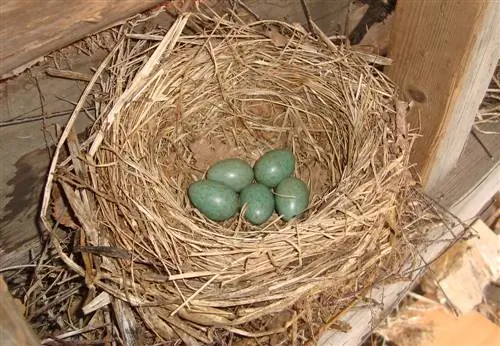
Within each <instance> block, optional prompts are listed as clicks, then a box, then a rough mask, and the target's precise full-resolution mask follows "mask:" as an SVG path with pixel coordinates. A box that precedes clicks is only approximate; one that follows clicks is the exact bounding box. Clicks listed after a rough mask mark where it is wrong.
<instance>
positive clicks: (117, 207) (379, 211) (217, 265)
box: [45, 15, 414, 343]
mask: <svg viewBox="0 0 500 346" xmlns="http://www.w3.org/2000/svg"><path fill="white" fill-rule="evenodd" d="M186 23H188V25H189V23H191V24H192V26H191V27H199V28H204V29H203V30H200V31H198V32H197V33H196V34H194V35H187V34H183V30H185V29H186ZM122 34H123V39H122V40H121V41H119V43H118V45H117V47H116V48H115V49H114V50H113V51H112V52H111V53H110V55H109V56H108V58H107V59H106V60H105V61H104V63H103V64H102V65H101V67H100V69H99V70H98V72H97V73H96V76H95V77H94V80H93V82H91V85H90V86H89V87H88V88H87V91H86V93H85V94H84V96H83V98H82V100H85V99H86V98H90V96H87V95H89V94H91V93H94V95H96V97H95V98H94V99H95V100H97V101H95V102H97V103H96V106H97V107H96V109H97V113H98V114H97V118H96V121H95V123H94V125H93V127H92V129H91V131H90V133H89V135H88V137H86V138H85V139H84V140H83V141H81V143H78V142H76V141H75V139H74V137H73V136H71V135H69V134H70V133H71V129H72V122H71V121H70V124H69V125H68V127H67V129H66V131H65V133H64V134H63V138H62V140H61V143H63V144H67V147H68V148H69V152H68V156H64V155H63V154H62V152H63V151H62V150H61V153H59V151H58V152H57V154H56V159H55V162H57V165H55V166H54V167H53V170H54V173H55V174H54V175H52V176H53V177H54V181H51V180H50V179H49V183H48V185H47V190H46V191H48V195H47V196H49V197H48V199H49V200H53V199H54V198H55V194H54V192H53V191H54V190H55V188H56V187H59V188H61V189H62V191H63V193H64V195H65V196H66V199H67V200H68V202H69V206H70V209H71V211H72V213H73V214H74V216H75V228H78V229H80V230H81V234H82V237H81V238H80V241H81V242H82V243H81V245H87V246H101V247H108V248H109V249H111V250H113V251H111V252H110V253H108V254H107V255H106V254H105V255H104V256H100V255H96V254H92V253H82V254H83V255H82V254H80V253H79V254H78V255H76V256H75V257H74V258H75V259H74V260H73V259H70V257H71V256H66V257H67V258H65V257H64V254H66V255H68V254H70V253H71V248H70V247H66V246H65V245H64V244H61V243H59V242H58V240H57V239H54V242H55V245H56V248H57V249H58V251H59V252H60V254H62V255H63V259H64V260H65V261H66V264H67V265H69V267H70V268H71V269H72V270H74V271H76V272H77V273H79V274H80V275H81V276H82V277H85V278H86V282H87V284H88V285H91V286H92V287H97V292H99V291H106V292H107V293H108V294H110V296H111V297H112V298H113V299H116V301H120V302H121V306H122V308H121V309H122V310H123V309H128V310H127V311H129V314H127V313H122V314H115V315H120V316H117V319H118V320H119V319H130V320H134V321H140V320H142V321H143V322H144V323H145V325H146V326H147V327H148V328H149V329H150V330H152V331H153V332H154V333H155V334H158V335H160V336H161V337H162V338H164V339H167V338H172V337H173V338H175V337H179V336H180V337H181V338H183V339H185V338H188V340H189V338H194V339H197V340H198V341H202V342H207V343H209V342H214V341H216V339H217V334H214V333H213V332H210V330H213V329H211V328H208V329H207V327H214V328H215V329H216V330H219V329H220V330H223V331H226V332H231V333H235V334H239V335H244V336H265V335H270V334H273V333H278V332H285V333H286V332H287V328H288V327H290V326H292V325H295V326H296V325H297V323H299V324H300V323H302V322H301V317H303V314H302V312H300V311H299V310H297V311H296V313H294V314H292V315H290V316H289V317H290V318H289V319H288V320H287V321H285V322H284V323H282V324H281V325H280V326H278V327H276V326H270V325H266V324H265V323H264V325H261V326H260V327H256V325H255V323H254V322H255V321H256V320H263V321H264V320H265V319H266V318H268V317H269V316H273V314H275V313H279V312H283V311H285V310H287V309H288V310H289V309H293V308H294V306H297V304H298V303H299V302H303V301H307V300H308V299H310V300H311V299H312V300H314V299H315V298H314V297H318V296H321V295H325V294H326V296H328V297H329V299H330V306H331V307H332V309H331V310H330V312H331V313H334V312H336V311H338V310H340V309H342V308H344V307H345V306H347V305H348V304H349V303H350V302H352V300H353V299H354V298H353V297H354V295H355V294H356V292H360V290H363V289H367V288H369V287H371V286H372V285H373V284H374V283H376V282H380V281H381V280H382V279H383V278H389V277H391V275H398V273H399V271H400V268H401V265H402V263H403V262H404V261H407V260H408V253H410V251H408V249H410V248H411V247H412V246H413V245H414V244H412V243H411V239H412V237H411V232H412V229H411V228H408V229H406V228H405V224H404V222H405V221H404V216H405V210H404V208H405V205H406V204H405V203H403V201H404V199H405V198H406V197H405V196H406V192H407V190H408V183H409V182H410V178H409V176H408V153H409V147H410V146H409V142H408V139H407V137H408V135H407V134H406V133H405V132H404V131H402V128H403V127H402V126H400V125H401V124H402V123H401V122H399V125H398V119H399V118H398V116H399V115H398V112H397V109H396V106H397V100H396V98H395V90H394V87H393V86H392V84H391V83H390V82H389V81H388V80H387V78H386V77H384V76H383V75H382V74H381V73H380V72H379V71H378V70H377V69H376V68H375V67H373V66H372V65H370V64H369V63H367V62H366V61H365V60H364V59H362V58H360V57H359V56H358V55H357V53H355V52H352V51H350V50H348V49H346V48H342V47H337V46H333V45H332V44H331V43H330V44H328V45H326V44H325V42H323V41H322V40H321V39H316V38H314V37H313V36H312V35H311V34H309V33H307V32H306V31H305V30H303V29H302V28H301V27H298V26H292V25H289V24H286V23H281V22H271V21H266V22H255V23H251V24H241V23H238V24H236V23H234V22H232V21H230V20H227V19H223V18H213V17H208V16H204V15H197V16H194V15H191V18H189V22H188V16H180V17H179V18H178V19H177V20H176V21H175V23H174V24H173V25H172V27H171V28H170V29H169V30H168V32H166V33H165V32H153V33H151V34H148V35H142V36H141V35H138V34H136V33H134V27H133V26H132V27H131V28H128V29H127V30H125V31H124V32H122ZM97 80H100V87H99V88H98V87H97V84H94V82H95V81H97ZM96 90H97V91H96ZM103 95H104V96H103ZM80 106H81V104H80ZM73 119H74V117H73ZM61 148H62V146H59V149H61ZM273 148H288V149H290V150H292V151H293V153H294V155H295V158H296V172H295V176H297V177H299V178H301V179H302V180H304V181H305V182H306V183H307V184H308V185H309V187H310V189H311V199H310V203H309V207H308V209H307V211H306V212H305V214H304V216H303V217H302V218H300V219H294V220H292V221H290V222H288V223H286V222H283V221H282V220H280V219H279V218H278V217H277V216H274V217H273V218H272V219H271V220H269V221H268V222H267V223H265V224H264V225H262V226H259V227H255V226H252V225H251V224H250V223H248V222H247V221H245V219H244V218H243V217H242V216H241V215H240V216H238V215H237V216H235V217H234V218H232V219H230V220H228V221H225V222H221V223H217V222H213V221H210V220H208V219H207V218H205V217H204V216H203V215H202V214H200V213H199V212H198V211H197V210H196V209H194V208H193V206H192V205H191V204H190V202H189V199H188V197H187V188H188V186H189V185H190V184H191V183H192V182H194V181H196V180H199V179H202V178H203V177H204V174H205V172H206V170H207V168H208V167H209V166H210V165H211V164H213V163H215V162H217V161H218V160H221V159H225V158H231V157H238V158H241V159H244V160H246V161H247V162H249V163H251V164H253V163H254V162H255V161H256V160H257V159H258V158H259V157H260V156H261V155H262V154H263V153H265V152H266V151H268V150H270V149H273ZM53 183H54V184H53ZM51 191H52V192H51ZM46 199H47V197H46ZM45 209H47V204H45ZM45 211H46V210H45ZM387 220H392V221H393V222H392V224H391V223H390V222H389V223H388V221H387ZM45 221H46V223H48V220H47V217H45ZM395 225H397V227H398V229H406V231H405V232H407V237H405V241H403V240H398V241H395V240H394V239H395V238H394V237H393V235H394V228H395V227H396V226H395ZM398 239H399V238H398ZM405 253H406V254H405ZM403 254H405V255H403ZM332 301H333V303H332ZM322 304H323V303H322ZM113 306H114V307H115V308H116V306H115V305H113ZM122 310H120V311H122ZM131 325H134V324H133V323H132V324H131ZM120 330H121V329H120ZM185 340H186V339H185Z"/></svg>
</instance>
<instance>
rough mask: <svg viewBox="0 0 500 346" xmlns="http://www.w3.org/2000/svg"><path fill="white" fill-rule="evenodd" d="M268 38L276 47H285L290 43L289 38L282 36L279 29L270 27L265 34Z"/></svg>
mask: <svg viewBox="0 0 500 346" xmlns="http://www.w3.org/2000/svg"><path fill="white" fill-rule="evenodd" d="M264 35H266V37H268V38H270V39H271V41H272V42H273V43H274V45H275V46H276V47H285V46H286V45H287V43H288V40H289V39H288V37H286V36H284V35H282V34H281V33H280V32H279V30H278V28H277V27H275V26H270V27H269V28H268V29H267V30H266V32H265V33H264Z"/></svg>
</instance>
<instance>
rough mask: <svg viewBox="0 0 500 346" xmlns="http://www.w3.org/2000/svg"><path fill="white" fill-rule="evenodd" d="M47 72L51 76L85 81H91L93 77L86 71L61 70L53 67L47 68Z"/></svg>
mask: <svg viewBox="0 0 500 346" xmlns="http://www.w3.org/2000/svg"><path fill="white" fill-rule="evenodd" d="M45 73H47V74H48V75H49V76H51V77H57V78H64V79H71V80H80V81H84V82H90V80H91V79H92V76H89V75H88V74H85V73H81V72H75V71H70V70H59V69H56V68H52V67H49V68H47V69H46V70H45Z"/></svg>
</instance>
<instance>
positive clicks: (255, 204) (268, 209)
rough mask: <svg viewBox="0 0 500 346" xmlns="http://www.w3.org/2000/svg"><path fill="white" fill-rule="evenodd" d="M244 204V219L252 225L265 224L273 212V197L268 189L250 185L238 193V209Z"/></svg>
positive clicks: (262, 186) (258, 185) (263, 186)
mask: <svg viewBox="0 0 500 346" xmlns="http://www.w3.org/2000/svg"><path fill="white" fill-rule="evenodd" d="M245 204H246V209H245V218H246V219H247V220H248V221H250V223H252V224H254V225H260V224H263V223H264V222H266V221H267V220H268V219H269V218H270V217H271V215H273V212H274V196H273V193H272V192H271V190H270V189H269V187H267V186H265V185H262V184H258V183H257V184H252V185H248V186H247V187H245V188H244V189H243V190H242V191H241V193H240V207H242V208H243V206H244V205H245Z"/></svg>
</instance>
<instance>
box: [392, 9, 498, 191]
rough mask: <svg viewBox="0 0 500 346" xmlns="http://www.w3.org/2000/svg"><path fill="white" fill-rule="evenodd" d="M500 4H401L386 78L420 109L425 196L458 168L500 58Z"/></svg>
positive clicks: (418, 157)
mask: <svg viewBox="0 0 500 346" xmlns="http://www.w3.org/2000/svg"><path fill="white" fill-rule="evenodd" d="M499 33H500V2H499V1H496V0H481V1H456V0H442V1H414V0H399V1H398V3H397V6H396V13H395V18H394V23H393V30H392V36H391V43H390V46H389V56H390V57H391V58H392V59H393V60H394V64H393V65H392V66H391V67H389V68H388V73H389V75H390V76H391V77H392V79H393V80H394V81H395V82H396V85H398V87H399V88H400V89H401V91H402V92H403V94H404V95H405V96H406V98H407V99H409V100H413V101H414V102H415V104H416V107H414V108H413V111H412V112H411V114H410V115H409V119H410V122H411V124H412V125H413V126H414V127H417V128H419V129H420V131H421V134H422V137H421V138H420V139H419V140H417V142H416V144H415V147H414V155H413V160H414V161H415V162H416V163H417V164H418V167H419V170H420V173H421V175H422V178H423V181H424V182H425V184H426V188H427V191H431V190H432V188H433V187H435V186H436V185H437V184H438V183H439V181H440V180H442V178H443V177H445V176H446V174H447V173H449V172H450V171H451V169H453V167H454V166H455V164H456V163H457V160H458V158H459V156H460V153H461V152H462V149H463V148H464V145H465V142H466V140H467V135H468V133H469V132H470V130H471V127H472V123H473V121H474V117H475V114H476V111H477V110H478V108H479V105H480V103H481V101H482V99H483V97H484V94H485V92H486V89H487V87H488V84H489V82H490V80H491V76H492V75H493V71H494V69H495V66H496V64H497V61H498V59H499V57H500V34H499Z"/></svg>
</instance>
